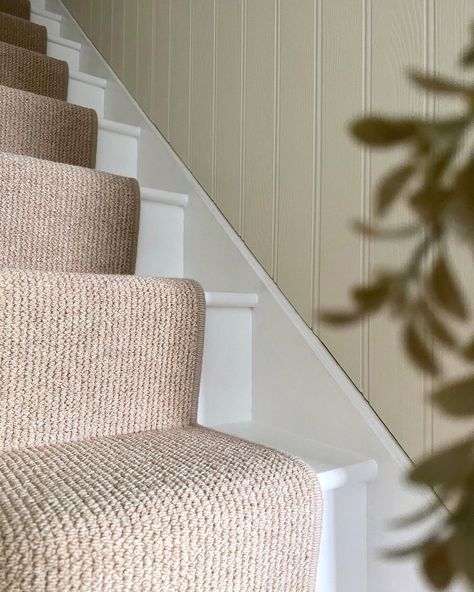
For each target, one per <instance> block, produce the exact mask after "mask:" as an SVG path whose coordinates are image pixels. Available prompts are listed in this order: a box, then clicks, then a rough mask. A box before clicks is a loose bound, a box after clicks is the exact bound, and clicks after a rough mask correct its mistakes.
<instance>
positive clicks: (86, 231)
mask: <svg viewBox="0 0 474 592" xmlns="http://www.w3.org/2000/svg"><path fill="white" fill-rule="evenodd" d="M0 187H1V192H2V199H1V201H0V221H1V224H0V246H1V248H0V269H1V268H5V267H11V268H20V269H39V270H45V271H77V272H86V273H87V272H91V273H111V274H129V273H133V271H134V268H135V259H136V247H137V236H138V224H139V214H140V212H139V204H140V191H139V187H138V183H137V182H136V180H135V179H129V178H126V177H119V176H117V175H111V174H108V173H101V172H98V171H93V170H91V169H86V168H81V167H73V166H70V165H65V164H58V163H54V162H49V161H47V160H39V159H36V158H31V157H27V156H19V155H15V154H8V153H0Z"/></svg>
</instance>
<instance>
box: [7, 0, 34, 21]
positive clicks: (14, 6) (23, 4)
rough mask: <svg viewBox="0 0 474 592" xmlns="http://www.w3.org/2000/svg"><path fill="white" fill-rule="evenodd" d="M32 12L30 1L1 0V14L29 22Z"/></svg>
mask: <svg viewBox="0 0 474 592" xmlns="http://www.w3.org/2000/svg"><path fill="white" fill-rule="evenodd" d="M30 10H31V9H30V0H0V12H6V13H8V14H13V15H14V16H18V17H20V18H23V19H26V20H29V18H30Z"/></svg>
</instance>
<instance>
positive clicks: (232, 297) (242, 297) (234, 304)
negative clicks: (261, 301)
mask: <svg viewBox="0 0 474 592" xmlns="http://www.w3.org/2000/svg"><path fill="white" fill-rule="evenodd" d="M206 304H207V306H209V307H210V308H250V309H252V308H256V307H257V306H258V294H252V293H249V292H247V293H240V292H206Z"/></svg>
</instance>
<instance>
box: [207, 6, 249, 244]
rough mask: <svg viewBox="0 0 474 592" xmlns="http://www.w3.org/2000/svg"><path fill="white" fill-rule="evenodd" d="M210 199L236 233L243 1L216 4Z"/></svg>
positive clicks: (238, 216) (239, 190)
mask: <svg viewBox="0 0 474 592" xmlns="http://www.w3.org/2000/svg"><path fill="white" fill-rule="evenodd" d="M216 7H217V10H216V12H217V14H216V20H217V23H216V29H217V30H216V44H217V47H216V103H215V191H214V199H215V201H216V203H217V205H218V206H219V208H220V209H221V211H222V213H223V214H224V216H225V217H226V218H227V219H228V220H229V222H230V223H231V224H232V226H233V227H234V228H235V229H236V231H237V232H239V233H240V230H241V228H240V216H241V211H242V208H241V200H242V183H241V178H242V177H241V173H242V107H243V94H242V93H243V70H242V65H243V63H242V62H243V61H242V47H243V43H242V41H243V39H242V36H243V7H244V2H243V0H238V1H233V2H230V1H226V2H217V3H216Z"/></svg>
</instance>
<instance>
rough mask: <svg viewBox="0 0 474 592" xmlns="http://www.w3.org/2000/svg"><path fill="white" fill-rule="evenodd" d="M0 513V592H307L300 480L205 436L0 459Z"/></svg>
mask: <svg viewBox="0 0 474 592" xmlns="http://www.w3.org/2000/svg"><path fill="white" fill-rule="evenodd" d="M18 491H21V492H22V495H21V496H20V495H18ZM0 505H1V507H2V512H1V514H0V536H1V537H2V539H3V540H4V541H5V548H6V554H5V559H4V561H3V565H4V566H5V567H4V568H2V571H1V572H0V578H3V582H1V583H0V589H2V590H9V591H12V592H27V591H28V592H40V591H47V592H99V591H100V592H309V591H310V590H311V589H312V580H313V577H314V561H315V559H316V552H317V548H316V546H317V543H315V541H317V540H318V536H317V530H318V529H319V525H320V519H321V492H320V490H319V487H318V485H317V482H316V480H315V478H314V476H313V475H312V473H311V472H310V471H309V469H308V468H307V467H306V466H305V465H304V464H303V463H302V462H300V461H298V460H295V459H293V458H290V457H288V456H286V455H285V454H282V453H279V452H276V451H273V450H269V449H267V448H264V447H262V446H258V445H255V444H251V443H249V442H244V441H241V440H238V439H236V438H232V437H229V436H226V435H224V434H219V433H217V432H213V431H209V430H205V429H202V428H197V427H195V428H188V429H175V430H162V431H154V432H142V433H137V434H129V435H122V436H116V437H109V438H101V439H93V440H86V441H83V442H77V443H70V444H65V445H62V446H42V447H38V448H26V449H23V450H20V451H11V452H7V453H4V454H2V455H1V456H0Z"/></svg>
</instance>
